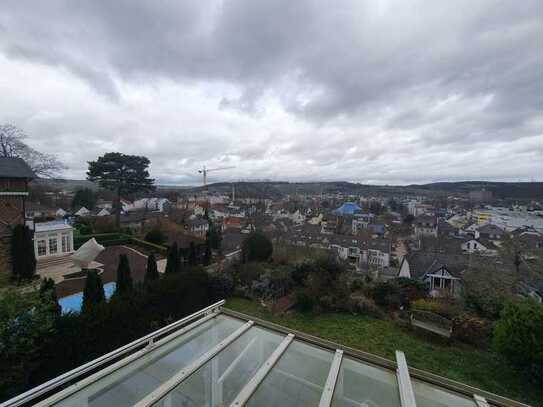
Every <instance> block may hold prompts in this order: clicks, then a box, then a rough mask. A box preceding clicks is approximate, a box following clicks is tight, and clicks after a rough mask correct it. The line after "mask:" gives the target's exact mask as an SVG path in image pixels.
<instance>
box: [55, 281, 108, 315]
mask: <svg viewBox="0 0 543 407" xmlns="http://www.w3.org/2000/svg"><path fill="white" fill-rule="evenodd" d="M116 285H117V284H116V283H115V282H112V283H107V284H104V294H105V295H106V300H109V299H110V298H111V296H112V295H113V293H114V292H115V287H116ZM58 303H59V304H60V308H62V313H63V314H67V313H68V312H80V311H81V307H82V305H83V291H81V292H78V293H77V294H72V295H69V296H67V297H64V298H61V299H60V300H58Z"/></svg>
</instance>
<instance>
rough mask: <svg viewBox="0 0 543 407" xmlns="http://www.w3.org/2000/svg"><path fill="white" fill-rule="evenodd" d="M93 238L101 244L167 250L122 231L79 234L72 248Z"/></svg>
mask: <svg viewBox="0 0 543 407" xmlns="http://www.w3.org/2000/svg"><path fill="white" fill-rule="evenodd" d="M92 238H95V239H96V241H97V242H98V243H100V244H101V245H103V246H106V247H109V246H116V245H124V244H133V245H136V246H140V247H142V248H144V249H149V250H152V251H155V252H158V253H162V254H165V253H166V251H167V250H168V249H167V248H166V247H165V246H161V245H158V244H154V243H151V242H147V241H145V240H141V239H137V238H135V237H132V236H129V235H125V234H123V233H97V234H92V235H80V236H76V237H74V249H76V250H77V249H79V248H80V247H81V246H82V245H83V244H84V243H85V242H87V241H88V240H90V239H92Z"/></svg>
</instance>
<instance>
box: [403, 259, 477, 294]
mask: <svg viewBox="0 0 543 407" xmlns="http://www.w3.org/2000/svg"><path fill="white" fill-rule="evenodd" d="M466 267H467V260H466V258H465V256H462V255H448V254H439V253H432V252H413V253H411V254H409V255H407V256H405V257H404V258H403V259H402V261H401V263H400V270H399V271H398V277H406V278H412V279H416V280H419V281H422V282H424V283H426V284H427V285H428V289H429V290H430V295H431V296H433V297H455V298H458V297H460V296H461V295H462V289H463V283H462V275H463V273H464V270H465V269H466Z"/></svg>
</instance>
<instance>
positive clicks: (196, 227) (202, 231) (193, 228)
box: [185, 218, 209, 239]
mask: <svg viewBox="0 0 543 407" xmlns="http://www.w3.org/2000/svg"><path fill="white" fill-rule="evenodd" d="M185 229H186V230H187V232H188V233H189V234H191V235H192V236H197V237H199V238H202V239H203V238H205V236H206V233H207V231H208V229H209V221H208V220H207V219H204V218H195V219H189V220H188V221H187V222H186V224H185Z"/></svg>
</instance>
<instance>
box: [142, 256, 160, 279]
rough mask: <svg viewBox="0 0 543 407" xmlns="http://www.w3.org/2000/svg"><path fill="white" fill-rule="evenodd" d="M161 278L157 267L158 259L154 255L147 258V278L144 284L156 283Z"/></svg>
mask: <svg viewBox="0 0 543 407" xmlns="http://www.w3.org/2000/svg"><path fill="white" fill-rule="evenodd" d="M159 278H160V275H159V273H158V267H157V265H156V259H155V256H154V255H153V254H151V255H150V256H149V257H147V271H146V272H145V277H144V278H143V282H144V283H146V284H147V283H149V282H151V281H156V280H158V279H159Z"/></svg>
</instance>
